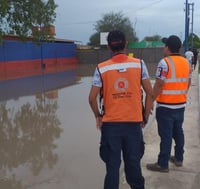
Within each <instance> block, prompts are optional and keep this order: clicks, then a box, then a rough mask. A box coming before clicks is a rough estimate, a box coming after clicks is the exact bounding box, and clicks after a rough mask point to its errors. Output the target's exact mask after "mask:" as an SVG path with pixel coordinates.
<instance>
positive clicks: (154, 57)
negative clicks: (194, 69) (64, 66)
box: [77, 47, 183, 77]
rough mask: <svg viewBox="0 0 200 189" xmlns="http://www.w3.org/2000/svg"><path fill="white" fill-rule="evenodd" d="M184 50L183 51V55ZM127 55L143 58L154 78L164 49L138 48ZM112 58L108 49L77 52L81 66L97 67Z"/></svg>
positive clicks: (127, 51) (129, 50)
mask: <svg viewBox="0 0 200 189" xmlns="http://www.w3.org/2000/svg"><path fill="white" fill-rule="evenodd" d="M182 52H183V49H181V53H182ZM126 53H127V54H129V53H133V54H134V57H137V58H141V59H143V60H144V61H145V63H146V65H147V68H148V71H149V74H150V76H151V77H154V75H155V72H156V67H157V64H158V62H159V60H160V59H161V58H163V47H161V48H138V49H127V50H126ZM110 57H111V53H110V52H109V51H108V50H107V49H100V50H92V49H91V50H77V58H78V60H79V63H80V64H89V65H96V64H98V63H100V62H102V61H104V60H106V59H108V58H110Z"/></svg>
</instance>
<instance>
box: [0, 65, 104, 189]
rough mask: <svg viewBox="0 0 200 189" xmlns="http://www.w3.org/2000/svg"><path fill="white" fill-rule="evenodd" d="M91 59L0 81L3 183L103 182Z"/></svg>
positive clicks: (60, 188)
mask: <svg viewBox="0 0 200 189" xmlns="http://www.w3.org/2000/svg"><path fill="white" fill-rule="evenodd" d="M93 70H94V68H93V67H92V66H90V65H88V66H83V67H78V68H77V69H70V70H69V69H68V70H63V71H62V72H56V73H54V74H43V75H40V76H34V77H33V76H31V77H27V78H18V79H15V80H14V79H13V80H3V81H0V93H1V95H0V188H2V189H55V188H57V189H64V188H65V189H90V188H99V189H100V188H102V187H103V177H104V172H105V170H104V164H103V163H102V162H101V160H100V159H99V155H98V150H99V149H98V148H99V137H100V132H99V131H97V129H96V127H95V120H94V117H93V114H92V112H91V110H90V108H89V104H88V93H89V90H90V86H91V80H92V77H91V75H92V73H93Z"/></svg>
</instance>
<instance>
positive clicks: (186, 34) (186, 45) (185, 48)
mask: <svg viewBox="0 0 200 189" xmlns="http://www.w3.org/2000/svg"><path fill="white" fill-rule="evenodd" d="M188 10H189V5H188V0H185V43H184V52H186V51H187V49H188V33H189V16H188Z"/></svg>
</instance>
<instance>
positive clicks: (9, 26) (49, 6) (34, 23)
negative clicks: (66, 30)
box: [0, 0, 57, 41]
mask: <svg viewBox="0 0 200 189" xmlns="http://www.w3.org/2000/svg"><path fill="white" fill-rule="evenodd" d="M56 7H57V5H56V4H55V2H54V0H46V1H45V0H34V1H33V0H0V40H1V39H2V36H3V35H6V34H14V35H18V36H20V37H21V38H22V39H25V38H26V37H28V36H30V35H32V28H33V27H35V28H39V29H38V31H37V32H35V33H34V35H33V37H34V39H35V40H37V41H39V40H40V39H43V40H46V39H49V38H52V35H49V33H48V32H49V31H48V30H47V29H46V30H42V29H41V28H43V27H45V26H46V28H47V26H50V25H52V24H53V23H54V21H55V18H56V13H55V9H56Z"/></svg>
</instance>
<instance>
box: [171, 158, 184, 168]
mask: <svg viewBox="0 0 200 189" xmlns="http://www.w3.org/2000/svg"><path fill="white" fill-rule="evenodd" d="M170 162H171V163H173V164H174V165H176V167H182V166H183V162H182V161H177V160H176V158H175V157H174V156H171V157H170Z"/></svg>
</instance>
